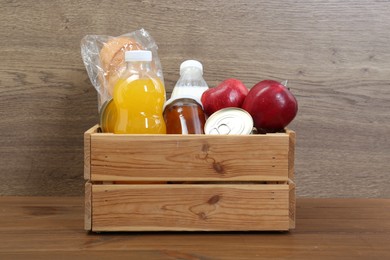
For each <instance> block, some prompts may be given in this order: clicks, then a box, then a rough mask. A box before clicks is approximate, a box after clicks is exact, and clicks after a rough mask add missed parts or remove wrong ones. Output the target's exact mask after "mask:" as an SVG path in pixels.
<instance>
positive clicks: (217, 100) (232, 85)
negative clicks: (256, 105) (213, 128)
mask: <svg viewBox="0 0 390 260" xmlns="http://www.w3.org/2000/svg"><path fill="white" fill-rule="evenodd" d="M248 92H249V90H248V89H247V87H245V85H244V84H243V83H242V82H241V81H239V80H238V79H227V80H225V81H223V82H221V83H220V84H219V85H218V86H217V87H215V88H210V89H208V90H206V91H205V92H204V93H203V95H202V98H201V101H202V104H203V110H204V112H205V113H206V115H208V116H210V115H211V114H212V113H214V112H216V111H218V110H220V109H222V108H226V107H241V105H242V103H243V102H244V100H245V97H246V95H247V94H248Z"/></svg>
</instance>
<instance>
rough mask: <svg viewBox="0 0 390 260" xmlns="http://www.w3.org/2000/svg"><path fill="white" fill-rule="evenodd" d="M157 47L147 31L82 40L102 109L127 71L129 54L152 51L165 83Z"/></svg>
mask: <svg viewBox="0 0 390 260" xmlns="http://www.w3.org/2000/svg"><path fill="white" fill-rule="evenodd" d="M157 49H158V47H157V44H156V42H155V41H154V39H153V38H152V36H151V35H150V34H149V33H148V32H147V31H146V30H144V29H140V30H137V31H134V32H131V33H127V34H123V35H120V36H117V37H113V36H107V35H86V36H85V37H84V38H83V39H82V40H81V57H82V59H83V62H84V65H85V68H86V70H87V73H88V76H89V79H90V80H91V83H92V85H93V86H94V87H95V89H96V91H97V92H98V108H99V110H100V108H101V106H102V104H104V102H106V101H107V100H109V99H111V97H112V95H113V88H114V85H115V83H116V81H117V80H118V79H119V77H120V75H121V73H122V72H123V71H124V70H125V68H126V63H125V52H126V51H129V50H150V51H151V52H152V63H151V66H152V69H153V70H154V72H155V73H156V75H157V76H158V77H159V78H160V80H161V82H164V78H163V72H162V68H161V62H160V59H159V58H158V53H157Z"/></svg>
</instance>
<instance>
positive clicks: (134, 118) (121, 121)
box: [113, 51, 166, 134]
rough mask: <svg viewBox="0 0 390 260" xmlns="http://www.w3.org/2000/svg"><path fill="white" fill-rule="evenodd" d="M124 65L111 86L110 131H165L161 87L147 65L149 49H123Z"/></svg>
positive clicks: (162, 87)
mask: <svg viewBox="0 0 390 260" xmlns="http://www.w3.org/2000/svg"><path fill="white" fill-rule="evenodd" d="M125 56H126V57H125V59H126V62H127V67H126V70H125V71H124V73H123V74H122V75H121V78H120V79H119V80H118V81H117V83H116V84H115V87H114V95H113V100H114V103H115V107H116V111H117V122H116V125H115V128H114V133H117V134H125V133H126V134H165V133H166V127H165V122H164V118H163V115H162V113H163V105H164V102H165V88H164V85H163V83H162V82H161V80H160V79H159V78H158V77H157V76H156V75H155V74H154V72H153V70H151V68H150V62H151V60H152V53H151V52H150V51H127V52H126V55H125Z"/></svg>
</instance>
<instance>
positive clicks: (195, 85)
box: [171, 60, 209, 102]
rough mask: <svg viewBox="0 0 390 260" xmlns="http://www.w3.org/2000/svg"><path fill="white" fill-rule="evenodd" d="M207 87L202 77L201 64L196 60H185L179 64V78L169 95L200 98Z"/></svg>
mask: <svg viewBox="0 0 390 260" xmlns="http://www.w3.org/2000/svg"><path fill="white" fill-rule="evenodd" d="M208 89H209V86H208V85H207V83H206V81H205V80H204V78H203V65H202V63H200V62H199V61H196V60H186V61H184V62H183V63H182V64H181V65H180V78H179V80H178V81H177V83H176V85H175V87H174V89H173V91H172V95H171V99H173V98H175V97H193V98H194V99H195V100H197V101H198V100H199V102H200V100H201V97H202V94H203V92H205V91H206V90H208Z"/></svg>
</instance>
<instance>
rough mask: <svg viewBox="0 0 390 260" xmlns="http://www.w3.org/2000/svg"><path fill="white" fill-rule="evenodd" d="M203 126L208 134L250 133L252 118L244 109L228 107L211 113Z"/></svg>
mask: <svg viewBox="0 0 390 260" xmlns="http://www.w3.org/2000/svg"><path fill="white" fill-rule="evenodd" d="M204 128H205V130H204V131H205V133H206V134H209V135H247V134H251V133H252V130H253V120H252V117H251V115H250V114H249V113H248V112H247V111H245V110H244V109H241V108H237V107H228V108H224V109H221V110H218V111H217V112H215V113H213V114H212V115H211V116H210V117H209V118H208V119H207V121H206V124H205V127H204Z"/></svg>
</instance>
